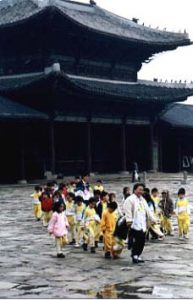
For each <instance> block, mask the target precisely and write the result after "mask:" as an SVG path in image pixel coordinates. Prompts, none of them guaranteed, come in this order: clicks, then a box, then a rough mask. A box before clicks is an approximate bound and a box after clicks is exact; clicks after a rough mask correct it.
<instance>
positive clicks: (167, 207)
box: [158, 191, 174, 236]
mask: <svg viewBox="0 0 193 300" xmlns="http://www.w3.org/2000/svg"><path fill="white" fill-rule="evenodd" d="M158 206H159V209H160V211H161V228H162V230H163V232H164V233H165V234H166V235H170V236H173V233H172V231H173V228H172V222H171V217H172V215H173V214H174V205H173V201H172V200H171V199H170V196H169V192H168V191H163V192H162V199H161V200H160V203H159V205H158Z"/></svg>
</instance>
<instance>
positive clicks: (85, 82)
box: [68, 75, 193, 102]
mask: <svg viewBox="0 0 193 300" xmlns="http://www.w3.org/2000/svg"><path fill="white" fill-rule="evenodd" d="M68 77H69V78H70V80H71V82H73V83H74V84H75V85H76V86H78V87H80V88H81V89H83V90H86V91H89V92H92V93H93V94H96V95H97V94H98V95H101V96H105V95H106V96H113V97H117V99H120V98H124V99H137V100H149V101H152V100H153V101H169V102H174V101H177V100H178V99H186V98H187V97H188V96H192V95H193V88H192V89H191V88H185V87H184V86H183V85H182V87H180V86H177V85H173V87H172V85H171V84H170V85H167V84H157V83H154V82H152V81H145V80H143V81H138V82H135V83H133V82H126V81H125V82H123V81H114V80H105V79H96V78H86V77H80V76H74V75H73V76H72V75H68Z"/></svg>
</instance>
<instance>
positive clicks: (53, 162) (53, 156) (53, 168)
mask: <svg viewBox="0 0 193 300" xmlns="http://www.w3.org/2000/svg"><path fill="white" fill-rule="evenodd" d="M49 144H50V165H51V172H52V174H55V173H56V153H55V132H54V120H53V119H50V122H49Z"/></svg>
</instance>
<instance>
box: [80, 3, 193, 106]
mask: <svg viewBox="0 0 193 300" xmlns="http://www.w3.org/2000/svg"><path fill="white" fill-rule="evenodd" d="M79 1H80V2H85V3H88V2H89V0H79ZM96 2H97V4H98V5H99V6H101V7H103V8H105V9H107V10H109V11H112V12H114V13H116V14H118V15H120V16H123V17H126V18H129V19H132V18H133V17H136V18H139V23H140V24H142V23H143V22H144V23H145V25H146V26H149V25H151V27H153V28H156V27H157V26H159V28H160V29H163V28H167V30H170V31H175V32H178V31H179V30H181V31H182V32H183V31H184V29H186V31H187V32H188V33H189V36H190V38H191V39H192V40H193V0H161V1H159V0H96ZM139 78H143V79H150V80H152V79H153V78H158V79H163V80H165V79H167V80H171V79H173V80H180V79H181V80H187V81H193V45H192V46H187V47H180V48H178V49H177V50H175V51H168V52H164V53H162V54H158V55H156V56H155V57H154V60H153V61H151V62H150V63H149V64H144V65H143V67H142V69H141V71H140V72H139ZM187 103H191V104H193V97H190V98H189V99H188V101H187Z"/></svg>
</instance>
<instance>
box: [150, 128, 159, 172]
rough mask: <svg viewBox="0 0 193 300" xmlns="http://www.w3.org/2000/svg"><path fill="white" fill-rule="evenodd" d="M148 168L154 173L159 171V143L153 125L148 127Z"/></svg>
mask: <svg viewBox="0 0 193 300" xmlns="http://www.w3.org/2000/svg"><path fill="white" fill-rule="evenodd" d="M150 168H151V170H152V171H154V172H157V171H158V170H159V141H158V137H157V136H156V134H155V128H154V125H153V124H151V125H150Z"/></svg>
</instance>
